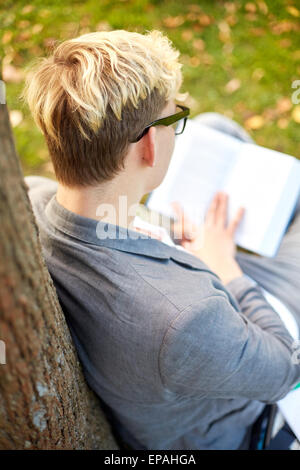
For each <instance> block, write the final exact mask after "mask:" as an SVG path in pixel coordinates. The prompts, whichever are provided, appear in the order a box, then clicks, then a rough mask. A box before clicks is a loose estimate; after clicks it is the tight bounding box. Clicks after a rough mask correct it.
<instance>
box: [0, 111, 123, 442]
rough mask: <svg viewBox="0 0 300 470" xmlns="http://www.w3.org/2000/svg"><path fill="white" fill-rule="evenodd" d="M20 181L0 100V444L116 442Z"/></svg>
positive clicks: (9, 130)
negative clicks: (81, 362) (91, 385)
mask: <svg viewBox="0 0 300 470" xmlns="http://www.w3.org/2000/svg"><path fill="white" fill-rule="evenodd" d="M26 188H27V187H26V184H25V182H24V179H23V174H22V170H21V167H20V163H19V160H18V157H17V155H16V151H15V147H14V142H13V137H12V132H11V128H10V124H9V118H8V113H7V108H6V106H5V105H3V104H0V340H1V341H0V346H1V347H0V353H1V352H2V360H1V358H0V449H117V448H118V446H117V444H116V442H115V440H114V438H113V436H112V433H111V429H110V426H109V425H108V423H107V421H106V418H105V416H104V414H103V412H102V409H101V408H100V406H99V400H98V399H97V397H96V396H95V395H94V393H93V392H92V391H91V390H90V389H89V388H88V386H87V385H86V382H85V380H84V377H83V374H82V370H81V367H80V365H79V362H78V358H77V355H76V352H75V349H74V346H73V342H72V339H71V336H70V333H69V330H68V327H67V325H66V322H65V319H64V315H63V313H62V310H61V308H60V305H59V303H58V300H57V296H56V292H55V289H54V286H53V283H52V280H51V278H50V275H49V273H48V270H47V268H46V266H45V263H44V260H43V257H42V255H41V246H40V241H39V237H38V228H37V225H36V222H35V219H34V215H33V212H32V209H31V205H30V201H29V198H28V194H27V189H26ZM4 345H5V352H6V358H4V357H3V356H4ZM4 359H6V363H5V364H3V362H5V361H4ZM1 362H2V363H1Z"/></svg>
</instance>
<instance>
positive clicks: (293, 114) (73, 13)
mask: <svg viewBox="0 0 300 470" xmlns="http://www.w3.org/2000/svg"><path fill="white" fill-rule="evenodd" d="M299 20H300V11H299V10H298V9H297V2H296V1H294V2H293V1H288V0H287V1H283V0H281V1H279V0H265V1H263V0H257V1H252V2H249V1H244V0H237V1H231V2H230V1H228V2H226V1H211V0H210V1H209V0H203V1H199V0H191V1H188V2H178V1H177V0H176V1H174V0H164V1H161V0H152V1H148V0H127V1H116V0H100V1H99V0H98V1H96V0H87V1H86V2H80V1H71V0H65V1H64V2H63V3H62V2H61V1H57V0H54V1H51V2H50V1H49V0H43V1H42V0H32V1H31V2H30V3H28V2H26V1H23V0H19V1H18V2H13V1H10V0H2V2H1V3H0V25H1V28H0V56H1V58H2V59H3V69H4V71H5V69H6V70H7V67H8V66H10V67H11V66H13V68H14V70H15V71H16V72H17V78H14V79H12V78H11V77H9V76H8V79H6V80H5V81H6V88H7V103H8V107H9V109H10V110H17V111H21V113H22V115H21V117H20V114H19V120H20V119H21V120H20V122H19V123H18V124H16V123H15V127H14V132H15V137H16V145H17V150H18V152H19V155H20V158H21V161H22V165H23V169H24V172H25V174H43V175H48V174H51V165H50V164H49V158H48V152H47V148H46V146H45V143H44V140H43V137H42V136H41V134H40V133H39V131H38V130H37V128H36V127H35V125H34V123H33V121H32V118H31V117H30V114H29V111H28V109H27V108H26V106H25V105H23V104H22V103H21V102H20V99H19V95H20V92H21V90H22V87H23V77H22V75H23V72H24V70H25V69H26V67H27V66H28V65H29V64H30V62H31V61H32V60H33V59H34V58H35V57H37V56H43V55H46V54H49V52H50V51H51V47H53V43H54V41H63V40H65V39H67V38H71V37H75V36H78V35H80V34H83V33H86V32H89V31H95V30H101V29H128V30H131V31H138V32H141V33H142V32H145V31H146V30H151V29H160V30H162V31H163V32H165V33H166V34H167V35H168V36H169V38H170V39H171V40H172V41H173V43H174V45H175V47H177V48H178V49H179V50H180V52H181V60H182V63H183V75H184V85H183V89H182V91H188V92H189V94H190V98H189V102H188V105H189V106H190V107H191V110H192V116H193V115H196V114H198V113H200V112H206V111H215V112H220V113H223V114H225V115H227V116H229V117H231V118H233V119H234V120H236V121H237V122H239V123H240V124H242V125H243V126H245V127H246V128H247V130H248V131H249V132H250V134H251V135H252V137H253V138H254V139H255V141H256V142H257V143H258V144H260V145H263V146H266V147H269V148H272V149H275V150H279V151H282V152H286V153H288V154H290V155H293V156H295V157H297V158H299V157H300V133H299V122H300V118H299V114H300V107H299V105H297V104H293V103H292V101H291V96H292V92H293V91H294V90H293V89H292V87H291V86H292V82H293V81H294V80H297V79H300V63H299V62H300V39H299V38H300V35H299V30H300V21H299ZM4 78H5V76H4Z"/></svg>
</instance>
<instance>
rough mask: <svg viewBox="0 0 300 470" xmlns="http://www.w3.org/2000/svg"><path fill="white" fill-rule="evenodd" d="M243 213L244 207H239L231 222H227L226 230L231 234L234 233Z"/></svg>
mask: <svg viewBox="0 0 300 470" xmlns="http://www.w3.org/2000/svg"><path fill="white" fill-rule="evenodd" d="M244 213H245V208H244V207H240V208H239V209H238V211H237V213H236V216H235V217H234V218H233V219H232V220H231V222H230V223H229V224H228V232H229V233H230V234H231V235H232V236H233V235H234V234H235V231H236V229H237V227H238V225H239V223H240V222H241V219H242V218H243V215H244Z"/></svg>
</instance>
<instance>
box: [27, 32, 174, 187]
mask: <svg viewBox="0 0 300 470" xmlns="http://www.w3.org/2000/svg"><path fill="white" fill-rule="evenodd" d="M178 57H179V52H178V51H177V50H175V49H174V48H173V46H172V44H171V42H170V40H169V39H168V38H167V37H166V36H164V35H163V34H162V33H161V32H159V31H151V32H148V33H147V34H145V35H142V34H139V33H135V32H128V31H123V30H117V31H109V32H95V33H90V34H85V35H83V36H80V37H78V38H75V39H71V40H68V41H65V42H63V43H61V44H60V45H58V47H57V48H56V49H55V50H54V52H53V54H52V55H51V56H50V57H48V58H44V59H41V60H40V61H38V63H37V64H36V65H35V67H34V68H33V70H32V72H31V74H29V75H28V77H27V81H26V86H25V89H24V92H23V97H24V98H25V99H26V100H27V102H28V105H29V108H30V110H31V112H32V114H33V117H34V119H35V122H36V123H37V125H38V126H39V128H40V129H41V130H42V132H43V134H44V135H45V138H46V142H47V144H48V148H49V152H50V156H51V158H52V161H53V165H54V170H55V173H56V177H57V179H58V180H59V181H60V182H62V183H64V184H66V185H69V186H78V185H79V186H82V185H83V186H86V185H91V184H93V183H98V182H100V181H102V180H107V179H110V178H112V177H113V176H114V175H115V174H116V173H117V172H118V171H119V170H120V168H121V167H122V165H123V162H124V157H125V155H126V152H127V150H128V145H129V142H130V141H131V140H134V138H135V137H137V136H138V134H139V133H140V132H141V131H142V130H143V128H144V127H146V126H147V125H148V124H149V123H150V122H151V121H153V120H154V119H156V118H157V117H158V115H159V113H160V112H161V111H162V109H163V108H164V106H165V105H166V103H167V101H169V100H172V99H179V100H181V99H182V98H183V95H180V94H179V89H180V86H181V82H182V75H181V64H180V63H179V62H178Z"/></svg>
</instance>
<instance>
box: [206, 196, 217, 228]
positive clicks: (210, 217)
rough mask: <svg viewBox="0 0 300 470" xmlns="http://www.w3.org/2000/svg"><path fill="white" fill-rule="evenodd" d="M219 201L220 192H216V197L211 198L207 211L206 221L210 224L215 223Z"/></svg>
mask: <svg viewBox="0 0 300 470" xmlns="http://www.w3.org/2000/svg"><path fill="white" fill-rule="evenodd" d="M218 202H219V192H217V193H215V195H214V197H213V198H212V200H211V203H210V205H209V208H208V210H207V213H206V217H205V221H206V222H208V223H209V224H214V223H215V217H216V210H217V206H218Z"/></svg>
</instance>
